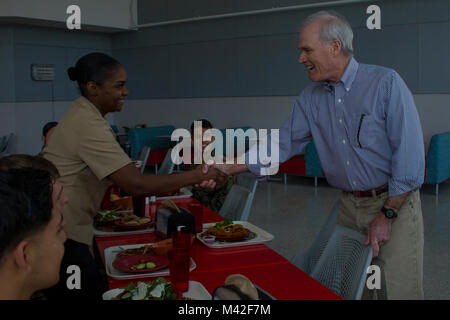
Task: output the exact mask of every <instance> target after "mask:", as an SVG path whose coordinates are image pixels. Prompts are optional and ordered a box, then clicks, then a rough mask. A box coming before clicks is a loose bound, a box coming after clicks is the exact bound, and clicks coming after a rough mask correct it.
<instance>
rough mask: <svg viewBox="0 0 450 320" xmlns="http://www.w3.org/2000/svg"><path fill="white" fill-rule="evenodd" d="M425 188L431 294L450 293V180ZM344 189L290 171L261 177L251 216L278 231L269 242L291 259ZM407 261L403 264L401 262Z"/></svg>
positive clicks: (426, 270) (309, 241)
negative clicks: (278, 178) (276, 177)
mask: <svg viewBox="0 0 450 320" xmlns="http://www.w3.org/2000/svg"><path fill="white" fill-rule="evenodd" d="M439 189H440V190H439V198H438V202H436V197H435V195H434V190H435V189H434V186H432V185H424V186H423V187H422V189H421V200H422V210H423V216H424V232H425V249H424V250H425V251H424V291H425V299H450V181H447V182H445V183H443V184H441V185H440V187H439ZM339 195H340V191H339V190H337V189H333V188H331V187H330V186H328V184H327V183H326V181H325V180H323V179H322V180H320V179H319V184H318V188H317V190H316V189H315V188H314V180H313V179H312V178H305V177H297V176H289V177H288V184H287V185H283V184H282V183H281V182H275V181H273V182H260V183H259V184H258V187H257V190H256V194H255V198H254V200H253V206H252V210H251V213H250V217H249V221H250V222H251V223H253V224H255V225H257V226H259V227H262V228H263V229H265V230H267V231H269V232H270V233H272V234H273V235H274V236H275V239H274V240H273V241H272V242H270V243H269V244H268V245H269V246H270V247H271V248H273V249H274V250H276V251H277V252H278V253H280V254H281V255H283V256H284V257H286V258H287V259H291V258H292V257H293V256H294V255H296V254H298V253H301V252H303V251H305V250H307V249H308V247H309V246H310V245H311V244H312V242H313V241H314V239H315V237H316V236H317V234H318V232H319V230H320V229H321V227H322V224H323V223H324V222H325V220H326V218H327V216H328V214H329V213H330V211H331V208H332V207H333V205H334V203H335V202H336V201H337V200H338V198H339ZM399 267H401V266H399Z"/></svg>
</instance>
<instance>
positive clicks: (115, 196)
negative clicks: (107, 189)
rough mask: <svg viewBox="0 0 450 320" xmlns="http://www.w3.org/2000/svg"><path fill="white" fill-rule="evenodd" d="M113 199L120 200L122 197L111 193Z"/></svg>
mask: <svg viewBox="0 0 450 320" xmlns="http://www.w3.org/2000/svg"><path fill="white" fill-rule="evenodd" d="M109 198H110V200H111V201H115V200H119V199H120V197H119V196H118V195H117V194H114V193H111V196H110V197H109Z"/></svg>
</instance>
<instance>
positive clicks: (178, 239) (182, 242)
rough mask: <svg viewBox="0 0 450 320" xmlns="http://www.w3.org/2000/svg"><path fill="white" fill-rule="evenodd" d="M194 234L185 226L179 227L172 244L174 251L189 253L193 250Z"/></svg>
mask: <svg viewBox="0 0 450 320" xmlns="http://www.w3.org/2000/svg"><path fill="white" fill-rule="evenodd" d="M191 236H192V234H191V233H190V232H189V230H187V229H186V228H185V227H184V226H179V227H178V230H177V231H175V232H173V233H172V243H173V248H174V249H184V250H187V251H188V252H189V250H190V248H191Z"/></svg>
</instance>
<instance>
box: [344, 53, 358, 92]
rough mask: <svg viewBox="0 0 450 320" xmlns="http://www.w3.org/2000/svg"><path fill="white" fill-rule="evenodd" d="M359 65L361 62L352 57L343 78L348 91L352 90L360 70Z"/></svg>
mask: <svg viewBox="0 0 450 320" xmlns="http://www.w3.org/2000/svg"><path fill="white" fill-rule="evenodd" d="M358 66H359V63H358V62H357V61H356V60H355V58H353V57H352V58H351V59H350V62H349V64H348V66H347V69H345V72H344V74H343V75H342V78H341V81H342V83H343V84H344V88H345V90H346V91H350V89H351V88H352V84H353V80H355V77H356V72H357V71H358Z"/></svg>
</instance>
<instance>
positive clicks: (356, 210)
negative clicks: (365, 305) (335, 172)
mask: <svg viewBox="0 0 450 320" xmlns="http://www.w3.org/2000/svg"><path fill="white" fill-rule="evenodd" d="M387 197H388V194H387V192H386V193H383V194H380V195H378V196H374V197H369V198H357V197H355V196H354V195H353V194H351V193H346V192H343V194H342V196H341V203H340V209H339V216H338V224H340V225H342V226H344V227H347V228H351V229H354V230H357V231H359V232H361V233H363V234H365V235H367V230H368V227H369V225H370V223H371V222H372V220H373V219H375V217H376V215H377V214H378V213H379V212H380V209H381V207H382V206H383V205H384V203H385V201H386V198H387ZM423 242H424V240H423V218H422V208H421V202H420V195H419V191H418V190H416V191H413V192H411V193H410V194H409V195H408V197H407V198H406V200H405V202H404V203H403V205H402V207H401V208H400V210H399V212H398V217H397V218H395V219H394V221H393V222H392V227H391V235H390V239H389V241H387V242H386V243H384V244H383V245H382V246H381V247H380V252H379V254H378V257H377V258H375V259H373V260H372V264H376V265H378V266H379V267H380V269H381V272H382V281H381V283H382V289H381V291H379V292H380V293H381V292H383V293H384V294H385V295H386V296H384V294H383V296H384V297H382V298H387V299H423ZM365 289H366V290H365V292H364V294H363V299H364V298H369V296H370V295H371V293H370V292H369V290H368V289H367V286H365ZM377 291H378V290H377ZM380 293H378V298H380Z"/></svg>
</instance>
